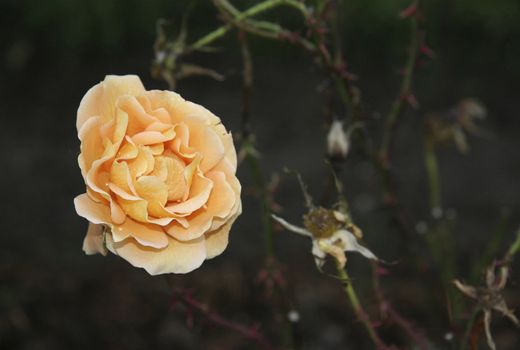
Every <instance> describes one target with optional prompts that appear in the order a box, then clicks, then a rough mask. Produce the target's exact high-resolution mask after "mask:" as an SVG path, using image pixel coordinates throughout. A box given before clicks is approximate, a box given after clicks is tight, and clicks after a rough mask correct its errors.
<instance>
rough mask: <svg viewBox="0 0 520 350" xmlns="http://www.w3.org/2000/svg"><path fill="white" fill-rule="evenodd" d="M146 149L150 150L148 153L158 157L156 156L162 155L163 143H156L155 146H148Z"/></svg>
mask: <svg viewBox="0 0 520 350" xmlns="http://www.w3.org/2000/svg"><path fill="white" fill-rule="evenodd" d="M148 148H150V152H152V154H153V155H154V156H158V155H160V154H163V153H164V143H157V144H155V145H150V146H148Z"/></svg>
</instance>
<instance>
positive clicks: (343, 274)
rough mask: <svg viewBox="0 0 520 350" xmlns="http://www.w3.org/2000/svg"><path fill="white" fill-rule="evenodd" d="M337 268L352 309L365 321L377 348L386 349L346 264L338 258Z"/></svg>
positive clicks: (364, 324) (365, 325) (364, 323)
mask: <svg viewBox="0 0 520 350" xmlns="http://www.w3.org/2000/svg"><path fill="white" fill-rule="evenodd" d="M336 269H337V272H338V277H339V278H340V280H341V281H342V282H343V289H344V291H345V294H346V296H347V298H348V300H349V302H350V305H351V306H352V309H353V310H354V312H355V314H356V316H357V317H358V319H359V320H360V321H361V322H362V323H363V326H364V327H365V329H366V331H367V333H368V335H369V337H370V339H371V340H372V342H373V343H374V345H375V346H376V349H386V348H387V346H386V345H385V344H384V342H383V341H382V340H381V338H380V337H379V334H378V333H377V331H376V330H375V328H374V325H373V324H372V322H371V321H370V318H369V316H368V314H367V312H366V311H365V309H364V308H363V305H362V304H361V302H360V301H359V298H358V296H357V293H356V290H355V289H354V286H353V285H352V281H351V280H350V278H349V276H348V274H347V271H345V268H344V266H342V265H341V263H340V262H339V261H338V260H336Z"/></svg>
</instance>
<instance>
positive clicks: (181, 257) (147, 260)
mask: <svg viewBox="0 0 520 350" xmlns="http://www.w3.org/2000/svg"><path fill="white" fill-rule="evenodd" d="M107 238H108V237H107ZM110 246H111V248H112V249H113V250H114V252H115V253H116V254H118V255H119V256H121V257H122V258H123V259H125V260H127V261H128V262H129V263H130V264H132V265H133V266H135V267H141V268H144V269H145V270H146V271H147V272H148V273H149V274H150V275H160V274H164V273H188V272H191V271H193V270H195V269H197V268H198V267H199V266H200V265H202V263H203V262H204V260H205V258H206V246H205V243H204V239H203V238H202V237H201V238H199V239H195V240H192V241H189V242H179V241H177V240H175V239H173V238H171V237H168V246H167V247H165V248H163V249H155V248H152V247H145V246H142V245H140V244H139V243H138V242H136V241H135V240H133V239H127V240H125V241H123V242H111V245H110Z"/></svg>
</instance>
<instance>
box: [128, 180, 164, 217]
mask: <svg viewBox="0 0 520 350" xmlns="http://www.w3.org/2000/svg"><path fill="white" fill-rule="evenodd" d="M135 190H136V191H137V194H138V195H139V196H140V197H141V198H143V199H145V200H146V201H148V213H149V214H150V215H152V216H156V217H158V216H159V215H160V213H162V207H163V206H164V205H165V204H166V201H167V200H168V186H167V185H166V184H165V183H164V182H163V181H161V180H160V179H159V178H157V177H156V176H141V177H140V178H139V179H137V181H136V182H135Z"/></svg>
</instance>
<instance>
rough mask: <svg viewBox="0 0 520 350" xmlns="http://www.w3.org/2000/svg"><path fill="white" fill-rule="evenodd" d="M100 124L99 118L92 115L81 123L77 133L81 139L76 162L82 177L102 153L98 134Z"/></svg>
mask: <svg viewBox="0 0 520 350" xmlns="http://www.w3.org/2000/svg"><path fill="white" fill-rule="evenodd" d="M100 125H101V119H100V118H99V117H92V118H90V119H88V120H87V121H86V122H84V123H83V125H82V126H81V129H80V130H79V133H78V137H79V139H80V140H81V153H80V155H79V157H78V163H79V167H80V169H81V174H82V175H83V178H84V179H85V178H86V177H87V173H88V171H89V170H90V168H91V167H92V163H94V161H96V159H99V158H100V157H101V155H102V154H103V142H102V139H101V137H100V135H99V127H100Z"/></svg>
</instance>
